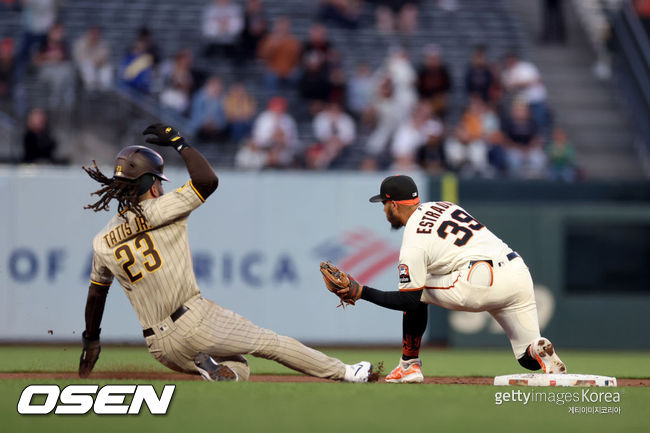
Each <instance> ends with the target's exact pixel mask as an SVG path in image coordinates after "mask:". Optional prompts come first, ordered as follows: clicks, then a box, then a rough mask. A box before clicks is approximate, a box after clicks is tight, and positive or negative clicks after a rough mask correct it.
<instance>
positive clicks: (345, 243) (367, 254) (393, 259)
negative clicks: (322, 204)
mask: <svg viewBox="0 0 650 433" xmlns="http://www.w3.org/2000/svg"><path fill="white" fill-rule="evenodd" d="M314 255H315V256H316V257H318V258H319V259H320V260H329V261H330V262H332V263H333V264H335V265H336V266H337V267H338V268H340V269H341V270H343V271H345V272H347V273H349V274H350V275H352V276H353V277H354V278H355V279H356V280H357V281H359V282H360V283H362V284H367V283H369V282H371V281H372V279H373V278H374V277H376V276H377V275H379V274H381V273H382V272H383V271H384V270H386V269H387V268H390V267H393V266H397V263H398V261H399V248H397V247H395V246H393V245H391V244H390V242H388V241H387V240H385V239H381V238H379V237H378V236H377V235H375V233H374V232H372V231H371V230H368V229H366V228H359V229H353V230H349V231H345V232H343V233H342V234H341V235H340V236H339V237H337V238H333V239H328V240H327V241H325V242H323V243H322V244H320V245H318V246H317V247H316V248H314Z"/></svg>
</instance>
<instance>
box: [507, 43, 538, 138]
mask: <svg viewBox="0 0 650 433" xmlns="http://www.w3.org/2000/svg"><path fill="white" fill-rule="evenodd" d="M501 81H502V83H503V86H504V88H505V90H506V91H507V92H508V93H510V96H511V97H512V98H513V99H517V100H523V101H525V102H526V103H528V107H529V108H530V114H531V117H532V119H533V121H534V122H535V125H536V126H537V128H538V129H539V130H542V131H544V130H546V128H547V127H548V126H549V113H548V106H547V102H546V100H547V92H546V87H545V86H544V84H543V83H542V77H541V74H540V73H539V70H538V69H537V67H536V66H535V65H533V64H532V63H531V62H526V61H524V60H521V59H520V58H519V57H518V56H517V54H515V53H513V52H510V53H508V54H506V56H505V67H504V69H503V72H502V75H501Z"/></svg>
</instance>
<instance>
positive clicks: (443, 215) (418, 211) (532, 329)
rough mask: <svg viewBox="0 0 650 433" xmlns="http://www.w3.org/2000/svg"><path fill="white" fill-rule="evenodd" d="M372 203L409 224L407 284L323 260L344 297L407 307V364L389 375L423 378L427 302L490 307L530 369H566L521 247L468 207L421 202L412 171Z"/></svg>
mask: <svg viewBox="0 0 650 433" xmlns="http://www.w3.org/2000/svg"><path fill="white" fill-rule="evenodd" d="M370 201H371V202H381V203H383V205H384V213H385V214H386V219H387V220H388V222H389V223H390V224H391V226H392V227H393V228H394V229H399V228H401V227H404V236H403V238H402V246H401V249H400V257H399V265H398V274H399V291H394V292H384V291H380V290H376V289H373V288H371V287H368V286H362V285H360V284H359V283H358V282H356V281H355V280H354V279H353V278H352V277H350V276H349V275H347V274H345V273H344V272H343V271H340V270H338V269H337V268H336V267H334V266H333V265H330V264H329V263H321V272H322V273H323V277H324V280H325V284H326V285H327V287H328V289H329V290H330V291H332V292H334V293H336V294H337V295H338V296H339V298H341V302H342V303H347V304H354V303H355V302H356V301H357V300H359V299H364V300H366V301H369V302H372V303H374V304H377V305H379V306H382V307H385V308H390V309H393V310H400V311H404V317H403V322H402V327H403V344H402V357H401V359H400V361H399V365H398V366H397V367H396V368H395V369H394V370H393V371H392V372H391V373H390V374H389V375H388V376H386V381H387V382H392V383H416V382H422V381H423V380H424V377H423V375H422V371H421V369H420V366H421V365H422V362H421V361H420V359H419V357H418V356H419V350H420V342H421V339H422V335H423V334H424V331H425V329H426V326H427V304H434V305H438V306H440V307H444V308H447V309H450V310H461V311H487V312H489V313H490V314H491V315H492V317H494V318H495V319H496V321H497V322H498V323H499V325H501V327H502V328H503V330H504V331H505V332H506V335H507V336H508V338H509V339H510V344H511V345H512V350H513V352H514V354H515V357H516V358H517V360H518V361H519V364H521V365H522V366H523V367H524V368H527V369H529V370H539V369H540V368H542V369H543V370H544V372H545V373H566V366H565V365H564V363H563V362H562V361H561V360H560V358H559V357H558V356H557V353H556V352H555V349H554V347H553V344H551V342H550V341H549V340H548V339H546V338H544V337H541V336H540V332H539V322H538V320H537V307H536V304H535V294H534V292H533V280H532V278H531V276H530V272H529V271H528V267H527V266H526V264H525V263H524V261H523V259H522V258H521V256H519V254H517V253H516V252H514V251H512V250H511V249H510V248H509V247H508V245H506V244H505V243H504V242H503V241H501V240H500V239H499V238H497V237H496V236H495V235H494V234H493V233H492V232H490V231H489V230H488V229H487V227H485V226H484V225H483V224H481V223H480V222H479V221H477V220H476V219H474V218H473V217H472V216H471V215H470V214H469V213H467V212H466V211H465V210H464V209H463V208H461V207H460V206H458V205H456V204H454V203H450V202H444V201H441V202H430V203H420V197H419V194H418V190H417V186H416V185H415V182H413V179H411V178H410V177H408V176H389V177H387V178H386V179H384V181H383V182H382V183H381V187H380V193H379V195H376V196H374V197H372V198H370Z"/></svg>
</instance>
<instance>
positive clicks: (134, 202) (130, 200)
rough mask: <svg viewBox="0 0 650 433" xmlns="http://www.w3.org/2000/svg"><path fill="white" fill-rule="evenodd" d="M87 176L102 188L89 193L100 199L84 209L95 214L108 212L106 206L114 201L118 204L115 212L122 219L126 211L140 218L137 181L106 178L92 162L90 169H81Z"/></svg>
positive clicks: (140, 209) (140, 210)
mask: <svg viewBox="0 0 650 433" xmlns="http://www.w3.org/2000/svg"><path fill="white" fill-rule="evenodd" d="M82 168H83V169H84V171H85V172H86V173H88V176H90V177H91V178H92V179H94V180H95V181H97V182H99V183H101V184H102V185H103V187H102V188H100V189H98V190H97V191H95V192H93V193H91V194H90V195H91V196H93V195H98V196H100V199H99V200H97V201H96V202H95V203H92V204H89V205H86V206H84V209H92V210H93V211H95V212H99V211H102V210H106V211H108V210H110V208H109V206H108V204H109V203H110V201H111V200H113V199H115V200H117V202H118V207H117V211H118V213H119V214H120V216H121V217H122V218H124V219H125V220H126V219H127V218H126V216H125V215H124V213H125V211H126V210H131V211H133V212H134V213H135V214H136V215H138V216H140V217H142V216H144V215H143V214H142V207H140V204H139V197H140V194H138V180H137V179H136V180H130V179H121V178H116V177H112V178H108V177H106V176H105V175H104V173H102V172H101V170H99V167H97V163H95V161H94V160H93V165H92V167H85V166H84V167H82Z"/></svg>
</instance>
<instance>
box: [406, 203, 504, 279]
mask: <svg viewBox="0 0 650 433" xmlns="http://www.w3.org/2000/svg"><path fill="white" fill-rule="evenodd" d="M505 250H508V246H507V245H506V244H505V243H504V242H503V241H502V240H500V239H499V238H498V237H496V236H495V235H494V234H493V233H492V232H490V231H489V230H488V229H487V227H485V226H484V225H483V224H481V223H480V222H479V221H477V220H476V219H474V218H473V217H472V216H471V215H470V214H469V213H467V212H466V211H465V210H464V209H463V208H461V207H460V206H458V205H457V204H454V203H451V202H446V201H439V202H429V203H422V204H420V206H419V207H418V208H417V209H416V210H415V212H413V214H412V215H411V217H410V218H409V220H408V222H407V223H406V226H405V228H404V236H403V238H402V247H401V249H400V258H399V266H398V272H399V281H400V284H399V290H402V291H410V290H421V289H426V288H432V287H427V276H429V275H432V276H433V275H435V276H440V275H445V274H449V273H451V272H453V271H455V270H458V269H460V268H461V267H462V266H465V265H467V264H468V263H469V262H470V261H473V260H481V259H485V260H487V259H492V258H493V257H498V256H499V255H500V254H502V253H503V251H505Z"/></svg>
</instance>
